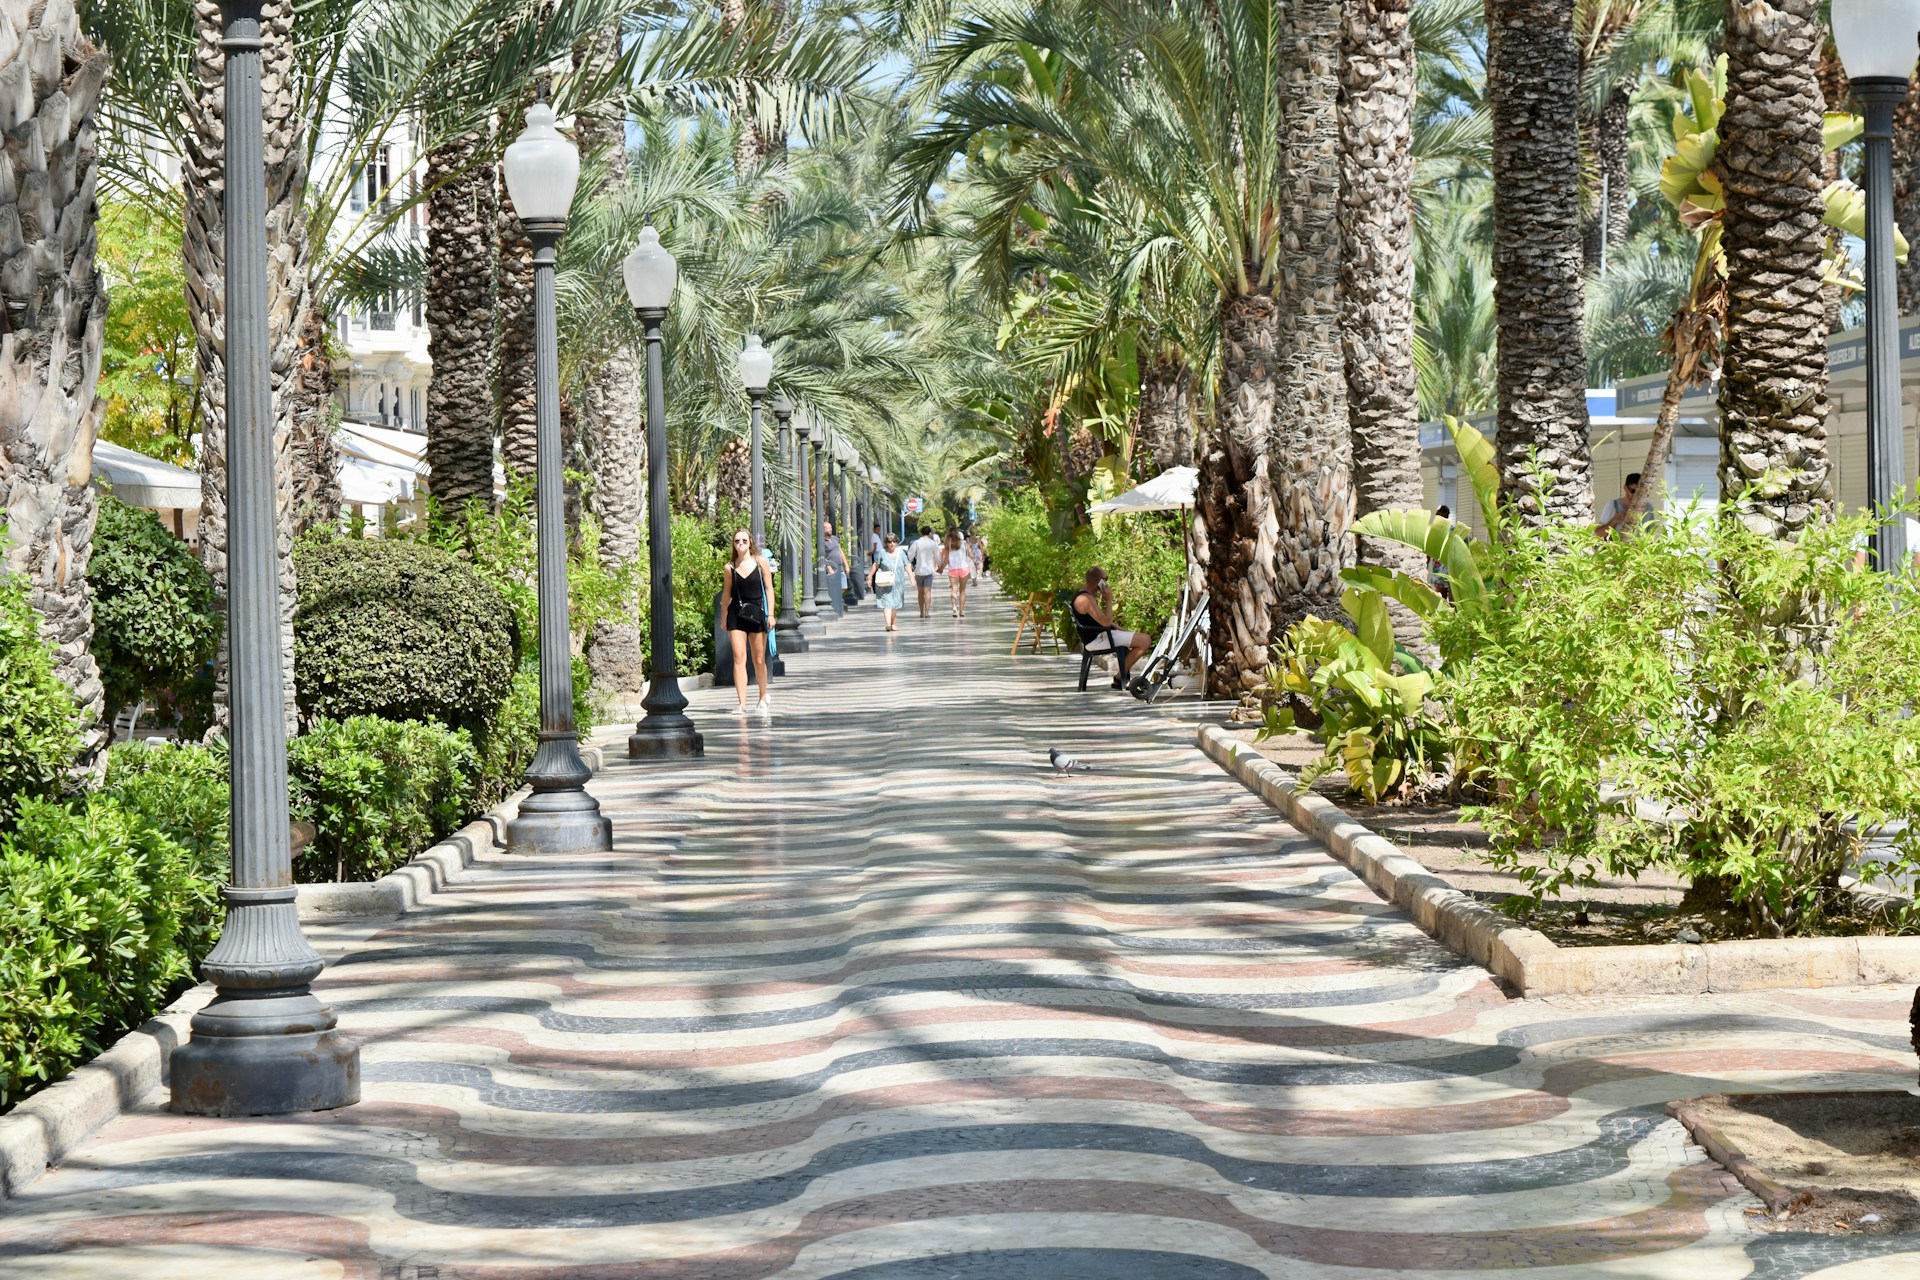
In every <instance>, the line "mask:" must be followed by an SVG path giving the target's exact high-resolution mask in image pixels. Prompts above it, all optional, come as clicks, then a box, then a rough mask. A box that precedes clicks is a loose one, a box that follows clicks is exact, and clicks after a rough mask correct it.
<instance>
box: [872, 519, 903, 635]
mask: <svg viewBox="0 0 1920 1280" xmlns="http://www.w3.org/2000/svg"><path fill="white" fill-rule="evenodd" d="M867 589H868V590H869V591H871V592H873V602H874V604H875V605H877V606H879V609H880V616H881V617H882V618H884V619H886V623H887V630H889V631H898V630H899V629H900V628H899V626H898V625H897V624H898V622H899V613H900V607H901V606H902V605H904V604H906V602H907V553H906V552H904V551H902V550H901V549H900V540H899V539H898V538H896V537H894V536H893V535H892V534H890V533H889V534H885V535H883V537H882V539H881V547H880V550H878V551H876V552H874V553H873V563H872V564H870V565H868V566H867Z"/></svg>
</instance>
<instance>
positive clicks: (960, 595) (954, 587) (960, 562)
mask: <svg viewBox="0 0 1920 1280" xmlns="http://www.w3.org/2000/svg"><path fill="white" fill-rule="evenodd" d="M938 563H939V565H940V572H942V573H944V574H946V575H947V591H948V593H949V594H950V595H951V596H952V598H953V616H954V617H956V618H964V617H966V616H967V579H969V578H971V577H972V576H973V557H972V556H971V555H969V554H967V544H966V542H965V541H964V540H963V539H962V538H961V537H960V531H959V530H958V529H949V530H947V545H946V546H944V547H941V548H940V559H939V561H938Z"/></svg>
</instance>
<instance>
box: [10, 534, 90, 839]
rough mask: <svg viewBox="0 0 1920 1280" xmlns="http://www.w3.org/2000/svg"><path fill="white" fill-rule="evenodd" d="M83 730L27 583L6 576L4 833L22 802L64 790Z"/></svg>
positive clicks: (12, 576)
mask: <svg viewBox="0 0 1920 1280" xmlns="http://www.w3.org/2000/svg"><path fill="white" fill-rule="evenodd" d="M4 536H5V531H4V529H0V537H4ZM79 728H80V715H79V712H78V711H77V710H76V709H75V707H74V705H73V698H72V697H71V696H70V695H69V694H68V693H67V687H66V685H64V684H62V683H60V677H59V676H57V675H55V674H54V671H53V650H52V649H51V648H49V647H48V645H47V642H46V640H45V639H44V638H43V637H42V636H41V634H40V615H39V614H37V613H35V612H34V611H33V606H32V605H30V604H28V603H27V584H26V582H25V580H24V579H21V578H18V577H16V576H14V575H12V574H9V573H5V572H0V828H4V827H5V826H6V825H7V822H8V820H9V818H10V816H11V814H12V812H13V809H14V806H15V804H16V802H18V801H19V800H20V799H21V798H22V797H25V796H35V795H41V796H44V795H51V794H53V793H54V792H57V791H59V790H61V789H62V787H63V784H64V782H65V780H66V777H67V771H68V770H69V769H71V768H72V767H73V765H74V762H75V760H76V759H77V758H78V756H79V754H80V733H79Z"/></svg>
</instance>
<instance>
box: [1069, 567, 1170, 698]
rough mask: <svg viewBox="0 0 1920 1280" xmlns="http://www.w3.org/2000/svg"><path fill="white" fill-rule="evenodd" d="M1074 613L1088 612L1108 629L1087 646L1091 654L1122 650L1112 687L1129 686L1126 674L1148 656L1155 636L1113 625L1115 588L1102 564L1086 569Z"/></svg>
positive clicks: (1074, 598)
mask: <svg viewBox="0 0 1920 1280" xmlns="http://www.w3.org/2000/svg"><path fill="white" fill-rule="evenodd" d="M1073 609H1074V612H1075V613H1081V614H1085V615H1086V616H1087V617H1089V618H1092V619H1093V620H1094V622H1096V623H1098V624H1099V625H1100V626H1102V627H1105V628H1107V631H1106V633H1105V634H1103V635H1100V636H1097V637H1095V638H1094V639H1093V640H1092V641H1091V642H1089V643H1088V645H1087V651H1088V652H1089V653H1110V652H1113V651H1115V650H1123V651H1124V652H1122V653H1121V656H1120V670H1119V672H1118V673H1117V674H1116V675H1115V676H1114V677H1113V687H1114V688H1116V689H1124V688H1126V687H1127V676H1128V674H1129V673H1130V672H1132V670H1133V664H1134V663H1136V662H1138V661H1140V659H1142V658H1144V657H1146V656H1147V650H1148V649H1151V648H1152V647H1153V637H1151V636H1148V635H1144V634H1142V633H1141V632H1138V631H1126V630H1123V629H1121V628H1119V627H1116V626H1114V624H1113V587H1112V585H1111V584H1110V583H1109V582H1108V581H1107V571H1106V570H1105V569H1102V568H1101V567H1100V566H1099V565H1094V566H1093V567H1092V568H1091V569H1088V570H1087V584H1086V585H1085V586H1084V587H1082V588H1080V591H1079V593H1078V594H1077V595H1075V596H1074V597H1073Z"/></svg>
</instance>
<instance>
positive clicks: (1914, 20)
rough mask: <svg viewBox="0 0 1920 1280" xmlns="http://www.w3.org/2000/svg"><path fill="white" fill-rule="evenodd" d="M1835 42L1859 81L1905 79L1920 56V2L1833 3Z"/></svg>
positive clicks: (1854, 0)
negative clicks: (1917, 56)
mask: <svg viewBox="0 0 1920 1280" xmlns="http://www.w3.org/2000/svg"><path fill="white" fill-rule="evenodd" d="M1833 43H1834V47H1835V48H1837V49H1838V50H1839V51H1840V63H1841V65H1842V66H1844V67H1845V68H1846V69H1847V75H1848V76H1849V77H1851V78H1852V79H1855V80H1863V79H1888V80H1905V79H1906V78H1907V77H1909V76H1911V75H1912V74H1913V64H1914V60H1915V57H1916V55H1917V54H1920V0H1833Z"/></svg>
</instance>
